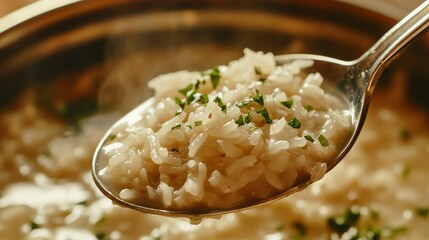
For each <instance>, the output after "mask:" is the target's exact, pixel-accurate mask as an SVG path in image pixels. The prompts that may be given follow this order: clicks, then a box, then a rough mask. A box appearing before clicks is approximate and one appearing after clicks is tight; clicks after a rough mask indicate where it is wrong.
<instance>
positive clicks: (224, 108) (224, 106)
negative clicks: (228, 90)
mask: <svg viewBox="0 0 429 240" xmlns="http://www.w3.org/2000/svg"><path fill="white" fill-rule="evenodd" d="M213 101H214V102H215V103H217V105H218V106H219V107H220V109H221V110H222V112H226V105H225V104H224V103H223V102H222V99H220V97H216V98H215V99H214V100H213Z"/></svg>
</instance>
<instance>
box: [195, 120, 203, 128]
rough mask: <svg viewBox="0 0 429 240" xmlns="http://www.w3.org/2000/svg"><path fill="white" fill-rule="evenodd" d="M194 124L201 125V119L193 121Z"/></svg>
mask: <svg viewBox="0 0 429 240" xmlns="http://www.w3.org/2000/svg"><path fill="white" fill-rule="evenodd" d="M194 124H195V126H196V127H198V126H201V124H203V121H201V120H199V121H195V122H194Z"/></svg>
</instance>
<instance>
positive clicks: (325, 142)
mask: <svg viewBox="0 0 429 240" xmlns="http://www.w3.org/2000/svg"><path fill="white" fill-rule="evenodd" d="M317 140H319V142H320V145H322V147H327V146H329V142H328V139H326V137H325V136H323V134H320V135H319V137H317Z"/></svg>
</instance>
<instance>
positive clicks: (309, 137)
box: [304, 135, 314, 143]
mask: <svg viewBox="0 0 429 240" xmlns="http://www.w3.org/2000/svg"><path fill="white" fill-rule="evenodd" d="M304 138H305V139H307V141H309V142H311V143H314V138H313V137H312V136H310V135H305V136H304Z"/></svg>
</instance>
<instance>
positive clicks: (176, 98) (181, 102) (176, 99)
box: [174, 97, 186, 110]
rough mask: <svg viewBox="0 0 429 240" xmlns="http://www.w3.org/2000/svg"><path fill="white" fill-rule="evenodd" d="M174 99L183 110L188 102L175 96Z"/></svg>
mask: <svg viewBox="0 0 429 240" xmlns="http://www.w3.org/2000/svg"><path fill="white" fill-rule="evenodd" d="M174 101H175V102H176V104H177V105H179V106H180V108H181V109H182V110H183V109H184V108H185V105H186V103H185V102H183V101H182V100H181V99H180V98H178V97H175V98H174Z"/></svg>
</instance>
